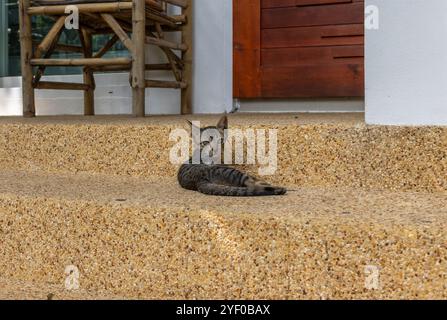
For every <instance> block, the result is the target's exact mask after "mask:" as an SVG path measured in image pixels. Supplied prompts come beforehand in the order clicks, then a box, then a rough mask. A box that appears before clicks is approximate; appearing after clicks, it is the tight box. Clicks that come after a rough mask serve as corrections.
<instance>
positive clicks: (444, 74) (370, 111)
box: [366, 0, 447, 125]
mask: <svg viewBox="0 0 447 320" xmlns="http://www.w3.org/2000/svg"><path fill="white" fill-rule="evenodd" d="M366 5H376V6H377V7H378V8H379V10H380V28H379V30H367V31H366V121H367V122H368V123H371V124H392V125H398V124H401V125H447V1H446V0H429V1H427V0H366Z"/></svg>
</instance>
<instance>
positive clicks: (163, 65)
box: [91, 63, 171, 72]
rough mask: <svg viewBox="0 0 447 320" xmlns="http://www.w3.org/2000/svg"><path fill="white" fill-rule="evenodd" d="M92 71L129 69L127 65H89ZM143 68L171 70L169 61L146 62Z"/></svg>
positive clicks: (148, 69)
mask: <svg viewBox="0 0 447 320" xmlns="http://www.w3.org/2000/svg"><path fill="white" fill-rule="evenodd" d="M91 68H92V70H93V71H97V72H98V71H99V72H107V71H109V72H110V71H129V70H130V69H131V66H130V64H129V65H123V66H99V67H91ZM145 69H146V70H147V71H154V70H171V65H170V64H169V63H156V64H146V65H145Z"/></svg>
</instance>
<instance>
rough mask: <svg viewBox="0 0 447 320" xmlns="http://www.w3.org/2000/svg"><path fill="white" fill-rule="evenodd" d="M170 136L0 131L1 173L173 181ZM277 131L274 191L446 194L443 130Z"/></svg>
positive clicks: (99, 129) (80, 128) (94, 128)
mask: <svg viewBox="0 0 447 320" xmlns="http://www.w3.org/2000/svg"><path fill="white" fill-rule="evenodd" d="M174 128H176V127H173V126H141V125H130V124H129V125H82V124H76V125H61V124H59V125H55V124H53V125H51V124H49V125H29V124H19V125H18V124H10V125H9V124H2V125H1V126H0V150H1V151H2V152H1V154H0V167H2V168H5V169H19V170H33V171H35V170H43V171H53V172H54V171H57V172H79V171H82V172H91V173H106V174H117V175H132V176H154V175H155V176H175V174H176V170H177V166H176V165H173V164H171V163H170V160H169V151H170V149H171V148H172V146H173V145H174V142H171V141H169V133H170V132H171V130H172V129H174ZM260 128H261V127H260ZM264 128H267V129H269V128H274V127H265V126H264ZM278 130H279V131H278V170H277V171H276V173H275V174H274V175H273V176H267V177H265V179H266V180H268V181H271V182H274V183H276V184H285V185H302V186H318V187H333V186H347V187H367V188H383V189H393V190H415V191H447V179H446V178H445V177H446V176H447V128H432V127H413V128H412V127H409V128H400V127H381V126H363V125H362V126H354V125H305V126H292V125H289V126H281V127H278ZM247 170H248V171H249V172H252V173H257V168H247Z"/></svg>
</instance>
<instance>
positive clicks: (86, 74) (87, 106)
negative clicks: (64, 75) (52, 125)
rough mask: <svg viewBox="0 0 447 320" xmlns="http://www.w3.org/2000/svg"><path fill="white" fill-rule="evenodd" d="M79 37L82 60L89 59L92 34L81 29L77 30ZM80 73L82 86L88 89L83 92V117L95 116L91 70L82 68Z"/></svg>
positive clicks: (93, 83) (93, 85)
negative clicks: (82, 80)
mask: <svg viewBox="0 0 447 320" xmlns="http://www.w3.org/2000/svg"><path fill="white" fill-rule="evenodd" d="M79 37H80V39H81V44H82V48H83V49H84V58H86V59H89V58H91V57H92V55H93V48H92V34H91V33H89V32H87V31H85V30H84V29H81V30H79ZM82 73H83V78H84V85H85V86H87V88H88V89H87V90H85V91H84V115H85V116H93V115H95V77H94V75H93V71H92V69H91V68H90V67H88V66H84V68H83V72H82Z"/></svg>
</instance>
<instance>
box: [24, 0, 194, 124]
mask: <svg viewBox="0 0 447 320" xmlns="http://www.w3.org/2000/svg"><path fill="white" fill-rule="evenodd" d="M168 4H169V5H173V6H178V7H180V8H182V14H180V15H169V14H168V11H167V6H168ZM67 5H76V6H77V9H78V12H79V22H80V28H79V30H78V34H79V39H80V43H81V46H73V45H67V44H61V43H59V38H60V35H61V33H62V31H63V28H64V26H65V20H66V17H67V14H66V13H65V9H66V6H67ZM35 15H44V16H49V17H51V18H52V19H53V20H54V25H53V26H52V28H51V29H50V31H49V32H48V34H47V35H46V36H45V37H44V38H43V40H42V41H41V42H40V43H39V44H38V45H37V46H35V47H34V46H33V40H32V32H33V30H32V23H31V17H32V16H35ZM191 19H192V0H163V1H159V0H19V20H20V45H21V68H22V81H23V84H22V90H23V115H24V116H25V117H34V116H35V99H34V90H35V89H55V90H82V91H84V114H85V115H94V114H95V106H94V91H95V80H94V73H95V72H105V71H129V73H130V85H131V87H132V112H133V115H134V116H137V117H143V116H144V115H145V114H146V110H145V89H146V88H177V89H180V90H181V91H182V94H181V96H182V98H181V113H182V114H189V113H191V96H192V95H191V79H192V76H191V74H192V72H191V71H192V48H191V44H192V23H190V22H191ZM178 31H181V32H182V43H174V42H171V41H168V40H166V39H165V37H164V34H165V33H166V32H178ZM96 34H110V35H111V37H110V39H109V40H108V42H107V43H106V44H105V45H104V47H103V48H101V49H100V50H99V51H98V52H93V50H92V36H93V35H96ZM129 34H130V36H129ZM117 41H121V42H122V43H123V45H124V46H125V47H126V48H127V49H128V51H129V57H124V58H123V57H119V58H104V55H105V54H106V53H107V52H108V51H109V50H110V49H111V48H112V47H113V45H114V44H115V43H116V42H117ZM146 45H153V46H157V47H159V48H160V50H162V52H163V53H164V55H165V56H166V58H167V59H166V60H167V63H166V64H146V62H145V56H146ZM55 51H66V52H78V53H82V55H83V57H82V58H78V59H54V58H51V56H52V54H53V53H54V52H55ZM176 51H179V52H181V55H180V56H179V55H177V54H176V53H175V52H176ZM49 66H69V67H70V66H76V67H79V66H81V67H83V79H84V81H83V83H65V82H49V81H42V80H41V78H42V76H43V75H44V73H45V69H46V68H47V67H49ZM147 70H170V71H172V72H173V74H174V76H175V81H158V80H150V79H146V77H145V71H147Z"/></svg>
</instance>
